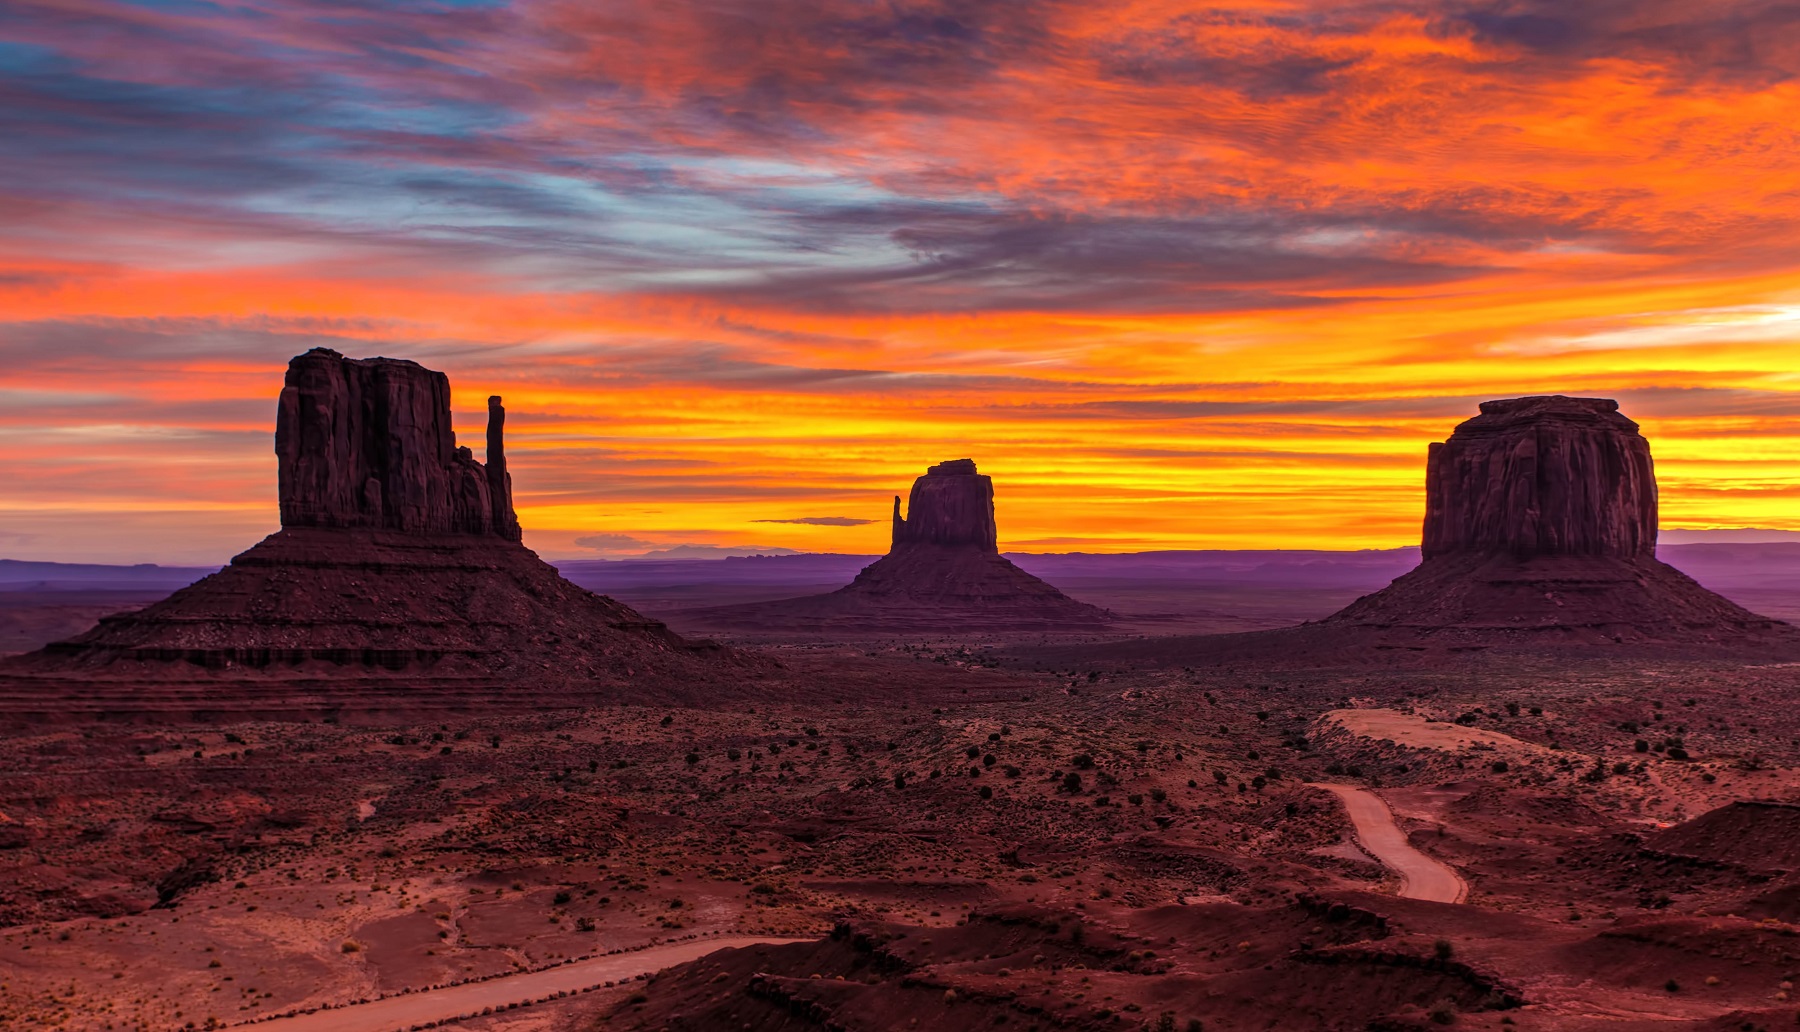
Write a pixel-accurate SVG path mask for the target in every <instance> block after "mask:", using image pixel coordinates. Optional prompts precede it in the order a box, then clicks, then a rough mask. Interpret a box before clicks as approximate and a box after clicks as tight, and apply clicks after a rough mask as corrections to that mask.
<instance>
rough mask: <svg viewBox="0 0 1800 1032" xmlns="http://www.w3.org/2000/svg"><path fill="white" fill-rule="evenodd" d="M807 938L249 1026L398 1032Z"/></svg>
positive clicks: (568, 969)
mask: <svg viewBox="0 0 1800 1032" xmlns="http://www.w3.org/2000/svg"><path fill="white" fill-rule="evenodd" d="M806 941H809V940H805V939H786V938H783V939H770V938H764V937H761V936H753V935H740V936H726V937H721V938H718V939H698V940H695V941H693V942H677V943H670V944H669V945H667V946H652V947H651V948H650V949H647V950H638V951H637V952H635V953H620V954H616V955H614V956H610V957H595V958H593V959H591V960H584V961H580V962H578V963H574V964H567V965H564V966H562V967H554V968H549V969H547V970H544V971H529V972H526V973H524V974H519V975H508V976H507V977H505V978H495V979H490V980H489V981H486V982H471V983H469V984H467V985H453V986H449V987H447V988H444V989H433V990H429V991H427V992H422V993H412V994H411V995H408V996H390V997H388V998H387V999H385V1000H375V1001H373V1002H371V1003H363V1004H358V1005H356V1006H354V1007H339V1008H336V1009H333V1010H324V1011H318V1012H317V1013H313V1014H300V1015H297V1016H295V1017H291V1018H276V1019H275V1020H273V1021H265V1022H261V1023H260V1024H256V1025H251V1026H245V1027H248V1028H254V1029H256V1030H257V1032H264V1030H267V1032H396V1030H398V1029H405V1028H411V1027H412V1026H414V1025H422V1024H424V1023H426V1022H428V1021H446V1020H449V1019H451V1018H457V1017H461V1016H463V1015H465V1014H474V1013H477V1012H479V1011H481V1010H482V1009H483V1008H486V1007H493V1008H495V1009H496V1010H498V1009H499V1008H501V1007H505V1006H507V1005H508V1004H513V1003H525V1002H527V1001H530V1000H541V999H543V998H544V997H546V996H550V995H553V994H555V993H559V992H578V991H580V990H582V989H587V988H591V987H593V986H596V985H600V984H602V983H605V982H619V981H623V980H625V979H629V978H636V977H637V976H638V975H647V974H650V973H652V972H655V971H661V970H662V969H663V968H666V967H671V966H673V965H675V964H685V963H687V962H688V961H690V960H698V959H699V958H701V957H704V956H706V955H707V954H708V953H712V952H713V951H715V950H722V949H727V948H729V947H733V946H755V945H758V944H768V945H772V946H778V945H781V944H782V943H789V942H806Z"/></svg>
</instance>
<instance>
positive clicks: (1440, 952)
mask: <svg viewBox="0 0 1800 1032" xmlns="http://www.w3.org/2000/svg"><path fill="white" fill-rule="evenodd" d="M1431 952H1432V953H1434V954H1436V955H1437V959H1439V960H1449V959H1450V955H1451V954H1453V953H1455V952H1456V947H1455V946H1453V945H1451V943H1450V940H1449V939H1439V940H1438V941H1436V942H1434V943H1432V944H1431Z"/></svg>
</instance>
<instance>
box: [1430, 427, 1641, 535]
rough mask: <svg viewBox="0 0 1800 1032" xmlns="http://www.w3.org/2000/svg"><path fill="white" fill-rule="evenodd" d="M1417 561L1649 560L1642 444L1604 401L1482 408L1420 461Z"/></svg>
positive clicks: (1632, 429) (1635, 432)
mask: <svg viewBox="0 0 1800 1032" xmlns="http://www.w3.org/2000/svg"><path fill="white" fill-rule="evenodd" d="M1422 551H1423V554H1424V557H1425V558H1426V559H1428V560H1429V559H1435V558H1437V557H1439V556H1446V555H1462V554H1471V555H1502V554H1504V555H1511V556H1513V557H1515V558H1518V559H1529V558H1531V557H1533V556H1540V555H1545V556H1548V555H1555V556H1608V557H1612V558H1618V559H1643V558H1651V557H1654V556H1655V555H1656V471H1655V469H1654V467H1653V466H1652V465H1651V462H1650V442H1649V441H1646V440H1644V438H1643V437H1642V436H1641V435H1640V434H1639V433H1638V427H1637V424H1636V423H1633V422H1632V421H1631V420H1629V419H1626V418H1625V417H1624V416H1622V415H1620V414H1619V403H1618V402H1616V401H1611V400H1608V399H1605V398H1565V397H1562V396H1560V395H1557V396H1551V397H1537V398H1513V399H1510V400H1507V401H1488V402H1483V403H1482V405H1481V415H1479V416H1476V417H1475V418H1474V419H1471V420H1468V421H1467V422H1465V423H1463V424H1462V425H1461V426H1459V427H1457V428H1456V432H1455V433H1454V434H1451V435H1450V439H1449V440H1448V441H1443V442H1441V443H1437V444H1433V445H1432V446H1431V450H1430V452H1429V455H1428V457H1427V458H1426V462H1425V534H1424V538H1423V548H1422Z"/></svg>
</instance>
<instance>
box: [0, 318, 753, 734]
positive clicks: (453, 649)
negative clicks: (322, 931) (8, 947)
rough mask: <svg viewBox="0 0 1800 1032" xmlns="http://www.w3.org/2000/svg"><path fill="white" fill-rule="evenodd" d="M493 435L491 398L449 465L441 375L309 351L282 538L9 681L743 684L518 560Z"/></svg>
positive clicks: (708, 652) (25, 660)
mask: <svg viewBox="0 0 1800 1032" xmlns="http://www.w3.org/2000/svg"><path fill="white" fill-rule="evenodd" d="M504 426H505V410H504V409H503V408H502V407H501V404H500V399H499V398H497V397H495V398H490V399H488V426H487V458H488V461H487V464H486V465H485V466H484V465H483V464H481V463H479V462H477V461H475V459H474V458H473V456H471V455H470V453H469V449H467V448H459V447H457V446H456V439H455V436H454V434H453V433H452V432H451V429H450V427H451V422H450V385H449V381H448V380H447V379H446V378H445V376H444V374H442V373H438V372H433V371H432V370H429V369H426V368H424V367H423V366H420V365H418V364H416V363H413V362H406V361H399V360H395V359H385V358H377V359H367V360H358V359H349V358H345V357H344V356H342V355H339V354H337V353H336V352H333V351H328V350H325V349H323V348H317V349H314V350H312V351H309V352H307V353H306V354H304V355H301V356H299V357H297V358H295V359H294V360H293V362H292V363H291V364H290V366H289V368H288V374H287V381H286V386H284V387H283V389H282V392H281V399H280V402H279V404H278V407H277V413H276V433H275V441H276V445H275V447H276V452H277V454H278V456H279V476H280V500H281V520H282V529H281V530H280V531H279V532H277V533H275V534H271V535H270V536H269V537H267V538H265V539H264V540H263V541H261V542H260V543H258V544H257V545H255V546H254V547H252V548H250V549H249V550H247V551H245V552H244V553H242V554H241V555H238V556H237V557H236V558H234V559H233V560H232V561H231V564H230V565H229V566H227V567H225V568H224V569H223V570H220V571H219V572H218V573H215V574H213V575H212V576H210V577H206V578H203V579H202V580H200V581H198V582H196V583H194V584H192V585H189V586H188V587H186V588H183V589H181V590H180V591H177V592H175V593H174V594H173V595H171V596H170V597H168V598H167V599H164V600H163V601H161V602H158V603H156V604H155V605H152V606H150V607H148V608H146V609H143V610H140V611H138V612H134V613H124V614H120V615H117V616H109V617H106V618H104V619H102V620H101V621H100V625H99V626H98V627H96V628H94V629H93V630H91V631H89V632H87V633H86V634H82V635H79V636H77V637H75V638H73V639H70V640H68V641H64V642H58V643H55V644H52V645H49V646H46V647H45V648H44V649H43V650H41V651H39V652H37V653H33V654H30V655H27V656H23V657H20V658H19V659H18V660H17V661H15V662H13V663H12V664H10V669H9V670H8V672H9V673H23V674H30V675H38V676H45V677H51V676H54V677H63V678H68V677H75V676H79V677H83V678H89V679H94V678H98V679H106V678H114V679H126V680H129V682H130V683H131V684H132V685H133V686H134V687H133V691H134V692H137V691H138V689H140V688H141V687H142V686H143V685H145V684H148V683H152V682H156V683H162V682H163V681H166V680H167V679H169V678H181V677H187V678H192V677H196V676H205V677H207V678H209V679H215V680H216V679H217V678H219V677H222V676H235V677H240V678H241V677H256V678H264V677H271V676H273V677H277V678H287V679H290V680H293V679H299V680H304V681H306V682H307V683H308V684H310V685H313V686H314V687H310V688H308V689H307V690H308V691H309V692H318V691H324V690H325V689H323V688H320V687H318V686H319V685H329V684H338V683H346V684H349V683H355V684H362V683H363V682H367V681H370V680H371V679H372V680H373V681H375V682H380V681H381V680H382V679H383V678H388V677H393V676H396V675H397V677H398V681H397V682H396V683H397V685H398V686H400V687H405V688H408V689H413V688H418V687H419V686H421V685H435V686H437V687H436V688H434V689H433V691H437V692H439V693H440V694H441V697H442V698H451V697H452V696H454V695H455V693H456V692H463V691H465V690H467V691H473V692H476V693H477V694H479V693H481V692H489V691H492V690H495V689H504V690H505V691H504V692H502V693H501V694H505V693H507V692H510V693H511V694H512V695H514V696H518V695H519V692H520V690H522V689H523V690H524V695H523V696H520V697H521V698H531V697H535V696H533V695H532V692H531V690H530V689H535V688H543V687H555V686H560V687H567V688H575V689H583V688H585V689H595V690H604V689H606V688H608V687H609V686H618V685H622V684H627V683H629V684H630V685H631V686H632V687H633V689H634V690H637V689H642V690H643V695H644V697H653V696H654V694H655V691H656V689H657V687H658V684H657V682H658V680H659V679H662V680H665V681H668V682H670V683H675V682H680V683H689V684H693V683H703V682H704V681H705V679H706V678H707V676H708V671H710V670H711V669H713V668H714V667H716V666H719V665H725V666H731V665H736V666H738V667H740V669H741V668H742V667H743V666H744V665H745V664H749V665H755V664H754V663H752V662H751V661H749V660H748V659H747V658H746V657H744V656H742V655H741V654H737V653H731V652H727V651H725V650H719V649H714V648H711V647H704V646H694V645H691V644H690V643H688V642H686V641H684V640H683V639H682V638H680V637H679V636H677V635H675V634H673V633H672V632H670V631H669V630H668V629H667V628H666V627H664V626H663V625H662V624H661V623H658V622H656V621H654V620H649V619H646V618H645V617H643V616H641V615H639V614H638V613H637V612H635V611H633V610H632V609H631V608H629V607H627V606H625V605H622V604H620V603H618V602H616V601H614V600H613V599H610V598H607V597H605V596H601V595H595V594H593V593H592V592H589V591H587V590H585V589H583V588H580V587H577V586H576V585H574V584H571V583H569V582H568V581H566V580H564V579H563V578H562V577H561V576H559V575H558V574H557V572H556V570H555V569H554V568H552V567H551V566H550V565H549V564H547V563H545V562H543V561H542V560H541V559H539V558H538V557H537V555H536V554H534V553H533V552H531V551H530V550H529V549H527V548H526V547H525V546H524V545H523V544H521V543H520V532H519V522H518V518H517V516H515V515H514V513H513V506H512V481H511V477H510V475H509V474H508V473H507V470H506V454H505V445H504V441H503V436H504ZM359 679H360V680H359ZM446 686H452V687H446ZM421 690H422V689H421ZM363 691H364V689H363V688H357V689H355V691H354V692H352V694H353V695H357V694H358V693H361V692H363ZM140 694H142V693H140ZM134 697H135V696H134ZM455 697H457V698H459V699H460V700H461V702H462V703H463V704H473V703H470V702H469V700H470V697H469V696H467V695H462V696H455ZM109 698H110V697H109ZM214 701H217V700H214ZM265 701H267V700H266V699H265ZM513 702H514V704H517V699H514V700H513ZM480 704H481V705H493V704H505V703H504V702H496V701H494V700H489V701H488V702H483V703H480ZM107 705H108V706H124V705H127V704H126V703H125V702H120V701H118V700H113V701H111V702H108V703H107ZM270 712H285V711H281V710H279V709H271V710H270Z"/></svg>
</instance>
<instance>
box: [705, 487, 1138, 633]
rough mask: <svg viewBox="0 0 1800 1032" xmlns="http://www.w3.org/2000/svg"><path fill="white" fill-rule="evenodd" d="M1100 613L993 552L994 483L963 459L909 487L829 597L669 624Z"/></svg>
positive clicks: (920, 626) (1082, 624) (874, 629)
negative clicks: (866, 560)
mask: <svg viewBox="0 0 1800 1032" xmlns="http://www.w3.org/2000/svg"><path fill="white" fill-rule="evenodd" d="M1110 615H1111V614H1109V613H1107V612H1106V611H1105V610H1103V609H1101V608H1099V607H1098V606H1091V605H1088V604H1087V603H1085V602H1077V601H1075V600H1074V599H1072V598H1070V597H1069V596H1067V595H1065V594H1063V593H1062V592H1060V591H1058V590H1057V589H1056V588H1054V587H1052V586H1051V585H1049V584H1046V583H1044V582H1043V581H1041V580H1039V579H1038V578H1036V577H1033V576H1032V575H1031V574H1029V573H1026V572H1025V571H1024V570H1021V569H1019V568H1018V567H1017V566H1015V565H1013V563H1012V560H1010V559H1007V558H1006V557H1005V556H1003V555H1001V554H1000V548H999V544H998V530H997V529H996V524H995V521H994V482H993V480H992V479H991V478H989V477H987V476H983V475H982V474H980V473H977V472H976V471H975V461H974V460H973V459H953V460H951V461H949V462H940V463H938V464H937V465H935V466H932V467H930V468H929V469H927V470H926V471H925V475H924V476H922V477H920V478H919V479H918V480H916V481H914V482H913V488H912V496H911V499H910V501H909V503H908V506H907V513H906V515H905V516H904V517H902V516H901V513H900V499H899V497H898V496H895V498H894V537H893V547H892V548H891V549H890V550H889V551H888V554H887V555H885V556H883V557H881V558H880V559H878V560H876V561H875V562H874V563H871V564H870V565H869V566H867V567H865V568H864V569H863V570H862V572H861V573H858V574H857V575H856V579H855V580H853V581H851V582H850V583H849V584H848V585H845V586H844V587H842V588H839V589H838V590H837V591H834V592H831V593H830V594H826V595H813V596H809V597H806V598H794V599H783V600H781V601H777V602H765V603H759V604H752V605H741V606H722V607H715V608H710V609H703V610H689V611H687V612H685V613H682V614H679V615H678V616H677V617H676V619H677V620H678V622H683V623H688V622H691V623H692V624H693V625H694V626H698V627H704V628H708V629H712V628H718V629H722V630H751V631H771V632H780V631H783V630H789V629H792V630H804V631H806V633H808V634H812V633H816V632H818V631H822V630H823V631H832V632H838V633H846V634H850V633H861V632H870V633H894V632H908V631H910V632H919V633H940V634H941V633H958V632H967V631H1031V630H1097V629H1099V628H1101V627H1102V626H1104V624H1105V623H1106V621H1107V620H1108V619H1109V618H1110Z"/></svg>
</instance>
